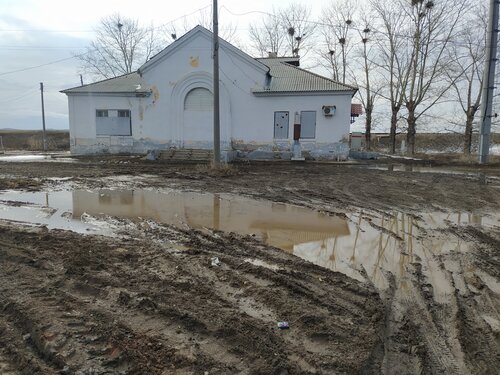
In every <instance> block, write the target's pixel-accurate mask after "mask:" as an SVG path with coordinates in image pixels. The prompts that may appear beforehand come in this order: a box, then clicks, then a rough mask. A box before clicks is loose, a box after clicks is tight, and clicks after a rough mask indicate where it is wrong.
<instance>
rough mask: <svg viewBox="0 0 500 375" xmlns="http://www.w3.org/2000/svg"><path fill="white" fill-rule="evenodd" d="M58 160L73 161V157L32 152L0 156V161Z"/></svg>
mask: <svg viewBox="0 0 500 375" xmlns="http://www.w3.org/2000/svg"><path fill="white" fill-rule="evenodd" d="M59 156H61V155H59ZM51 160H53V161H58V162H73V161H74V159H71V158H60V157H55V156H54V155H50V154H49V155H41V154H32V155H9V156H0V161H6V162H31V161H51Z"/></svg>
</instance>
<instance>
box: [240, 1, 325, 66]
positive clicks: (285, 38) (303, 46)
mask: <svg viewBox="0 0 500 375" xmlns="http://www.w3.org/2000/svg"><path fill="white" fill-rule="evenodd" d="M310 19H311V9H310V7H307V6H305V5H302V4H300V3H291V4H290V5H288V6H287V7H285V8H281V9H273V13H270V14H269V15H268V16H267V17H266V18H264V19H263V20H261V21H260V22H257V23H254V24H251V25H250V33H249V37H250V42H251V44H252V47H253V48H254V49H255V50H256V52H257V53H259V54H260V55H261V56H266V55H267V53H268V52H272V53H275V54H276V55H278V56H301V57H303V56H305V55H306V54H307V53H308V52H309V51H310V50H311V48H312V46H313V43H312V42H313V39H314V33H315V30H316V24H314V23H311V22H310Z"/></svg>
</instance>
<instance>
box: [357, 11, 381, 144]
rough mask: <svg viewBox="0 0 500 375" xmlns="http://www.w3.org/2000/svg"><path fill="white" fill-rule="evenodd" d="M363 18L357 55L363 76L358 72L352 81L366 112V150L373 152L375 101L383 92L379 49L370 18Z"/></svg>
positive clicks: (364, 16) (366, 16)
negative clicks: (372, 133)
mask: <svg viewBox="0 0 500 375" xmlns="http://www.w3.org/2000/svg"><path fill="white" fill-rule="evenodd" d="M362 18H363V21H362V22H363V24H364V25H365V26H364V28H363V30H358V34H359V37H360V39H361V40H360V42H361V48H359V51H358V53H357V55H359V56H360V59H359V60H358V59H356V60H357V61H361V64H360V65H361V66H360V67H359V68H360V70H361V71H362V72H363V74H361V78H359V77H358V73H357V71H356V72H354V74H352V76H353V78H352V80H353V82H355V83H356V85H357V86H358V87H359V90H358V97H359V98H360V100H361V104H362V105H363V109H364V111H365V144H366V149H367V150H371V131H372V123H373V111H374V108H375V101H376V100H377V98H378V97H379V93H380V92H381V90H382V83H381V80H380V79H377V76H378V72H377V70H378V66H379V62H378V61H376V60H375V59H376V56H377V55H378V48H377V45H376V44H374V43H373V41H372V40H371V39H370V38H371V36H373V35H372V32H371V26H370V21H369V17H368V15H367V14H366V13H365V14H364V15H363V17H362ZM358 65H359V64H358Z"/></svg>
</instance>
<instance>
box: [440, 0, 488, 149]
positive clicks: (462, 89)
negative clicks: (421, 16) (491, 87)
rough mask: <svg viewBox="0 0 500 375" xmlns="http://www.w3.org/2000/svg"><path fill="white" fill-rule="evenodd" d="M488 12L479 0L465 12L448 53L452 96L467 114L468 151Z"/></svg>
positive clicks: (480, 82) (478, 94) (477, 103)
mask: <svg viewBox="0 0 500 375" xmlns="http://www.w3.org/2000/svg"><path fill="white" fill-rule="evenodd" d="M487 13H488V12H487V9H486V6H485V4H481V3H478V4H476V5H475V6H473V7H472V8H471V9H470V11H469V12H468V14H466V15H464V17H463V18H464V22H463V26H462V29H461V31H460V34H459V41H460V42H458V43H453V44H452V48H451V50H450V56H449V60H450V61H452V62H453V63H452V64H451V66H450V70H449V71H448V72H447V74H448V78H449V80H450V82H451V84H452V87H453V94H454V95H453V97H454V99H456V101H457V102H458V104H459V105H460V107H461V109H462V111H463V113H464V114H465V130H464V145H463V150H464V153H465V154H470V153H471V147H472V133H473V124H474V119H475V117H476V114H477V113H478V111H479V106H480V103H481V90H482V87H483V68H484V57H485V51H486V29H487V27H486V20H487Z"/></svg>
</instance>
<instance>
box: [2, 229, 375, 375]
mask: <svg viewBox="0 0 500 375" xmlns="http://www.w3.org/2000/svg"><path fill="white" fill-rule="evenodd" d="M166 229H167V230H165V231H163V230H161V229H160V230H158V232H159V233H152V234H153V237H154V236H156V237H157V239H161V240H162V241H163V243H164V244H163V246H159V245H158V242H147V243H145V242H144V241H143V240H142V239H134V240H124V241H113V242H115V243H112V242H109V241H106V240H105V239H101V240H99V239H98V238H93V239H92V241H91V242H88V243H86V241H87V240H86V239H83V241H85V243H82V242H80V241H79V236H77V235H71V234H68V233H64V232H63V231H58V232H57V236H56V235H54V236H53V235H52V232H48V233H45V232H43V231H42V232H41V233H40V231H38V230H33V232H34V233H26V232H23V231H22V230H16V231H14V233H12V232H9V231H3V233H2V240H1V241H0V251H1V252H0V262H1V265H2V269H8V270H10V271H8V272H6V274H5V275H3V276H2V277H3V280H2V285H8V286H6V287H2V289H0V291H1V293H2V300H3V301H5V304H6V306H7V307H5V306H4V308H3V310H2V314H1V315H0V316H1V319H0V322H5V324H8V325H9V326H10V327H11V328H12V330H13V332H12V336H17V337H22V335H26V334H29V335H30V340H31V341H30V342H31V348H32V350H33V351H34V352H35V353H37V358H38V359H37V360H38V362H39V363H40V366H45V367H46V368H48V369H50V371H61V370H64V369H65V368H67V369H69V371H73V370H75V369H82V368H83V369H87V370H89V369H94V370H99V369H101V370H103V371H104V370H105V369H108V370H109V369H114V370H113V371H114V372H116V373H119V372H120V371H122V372H127V371H132V372H133V371H140V372H142V373H144V371H146V372H147V373H157V372H158V373H159V372H160V371H161V370H160V369H162V365H163V366H164V364H162V363H159V361H158V358H163V360H165V359H167V360H168V361H169V362H170V363H171V364H172V366H173V367H174V368H176V369H184V370H186V371H189V370H194V371H202V370H203V371H205V370H210V371H212V370H214V371H216V372H220V373H241V374H245V373H249V374H250V373H257V372H261V373H276V372H278V373H279V372H280V371H281V372H283V371H288V372H291V373H304V374H306V373H313V372H317V371H319V372H320V373H329V372H331V371H333V370H335V371H345V372H353V371H355V369H358V368H359V367H360V366H362V365H363V363H366V362H367V361H369V357H370V351H371V350H372V347H373V345H374V342H375V341H376V324H374V322H376V321H377V319H380V316H381V314H380V311H379V309H378V308H377V303H376V302H375V301H376V297H375V293H374V291H373V290H372V289H371V288H369V287H366V286H362V285H357V284H356V283H353V284H351V283H350V282H346V281H345V278H344V277H342V276H340V275H336V274H334V273H332V272H330V271H327V270H323V269H320V268H318V267H316V266H313V265H310V264H306V263H305V262H303V261H301V260H299V259H298V258H297V259H295V257H291V256H289V255H287V254H285V253H282V252H281V251H278V250H275V249H272V248H267V247H265V246H262V245H261V244H259V243H258V242H257V241H254V240H251V239H248V240H245V239H242V238H239V237H237V236H234V235H224V234H220V233H217V235H216V237H212V236H211V235H203V234H202V233H201V232H200V233H195V232H192V233H190V232H185V233H182V232H176V231H174V230H173V229H171V228H170V229H169V228H166ZM4 234H6V235H7V238H5V239H4V236H3V235H4ZM63 234H64V236H62V237H61V235H63ZM182 238H184V242H185V243H186V244H187V248H186V249H182V250H179V249H175V246H176V245H174V249H172V244H169V243H168V241H170V240H176V241H177V242H179V241H180V242H183V240H182ZM23 243H28V244H29V246H23ZM69 244H71V245H69ZM68 247H69V248H68ZM254 248H256V249H257V250H256V252H257V254H253V250H254ZM249 252H251V253H249ZM214 255H218V256H219V257H220V259H221V261H222V266H221V267H213V268H210V267H209V264H210V258H211V257H212V256H214ZM249 255H250V256H252V257H254V255H255V257H256V258H259V257H262V258H264V259H265V262H268V263H270V264H273V265H274V264H276V266H277V267H282V268H283V269H282V270H280V271H278V272H274V271H272V270H269V269H266V268H265V267H261V266H256V265H252V264H250V263H248V262H245V261H244V259H246V258H248V257H249ZM32 260H34V261H32ZM297 269H301V271H302V272H297V271H296V270H297ZM319 278H322V279H323V280H324V281H322V282H319V281H318V279H319ZM330 279H331V280H330ZM337 282H338V283H337ZM337 284H339V285H337ZM224 287H225V289H224ZM343 287H346V289H345V290H343ZM223 289H224V290H223ZM341 290H342V292H341ZM336 291H338V292H339V293H335V292H336ZM20 296H22V297H20ZM367 303H368V304H369V307H368V308H367V307H366V305H367ZM249 308H250V309H254V311H258V312H262V311H268V316H267V318H265V317H264V318H263V315H262V314H260V315H259V314H254V316H252V314H248V313H247V312H251V311H250V310H249ZM278 317H279V318H286V319H288V320H289V321H291V322H292V323H291V324H292V328H291V329H290V330H289V331H280V330H278V328H277V327H276V321H277V320H278V319H279V318H278ZM52 343H57V345H56V346H54V345H53V344H52ZM21 352H23V351H21Z"/></svg>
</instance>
